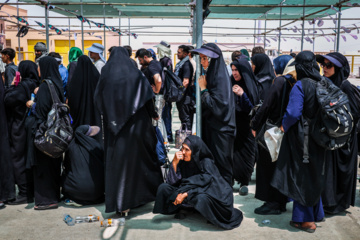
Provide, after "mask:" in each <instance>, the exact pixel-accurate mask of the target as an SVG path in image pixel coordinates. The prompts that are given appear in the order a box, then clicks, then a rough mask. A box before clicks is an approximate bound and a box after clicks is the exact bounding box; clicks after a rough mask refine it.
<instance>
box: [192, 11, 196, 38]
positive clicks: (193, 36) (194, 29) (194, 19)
mask: <svg viewBox="0 0 360 240" xmlns="http://www.w3.org/2000/svg"><path fill="white" fill-rule="evenodd" d="M193 12H194V16H193V23H192V24H193V35H192V44H196V9H195V8H194V9H193Z"/></svg>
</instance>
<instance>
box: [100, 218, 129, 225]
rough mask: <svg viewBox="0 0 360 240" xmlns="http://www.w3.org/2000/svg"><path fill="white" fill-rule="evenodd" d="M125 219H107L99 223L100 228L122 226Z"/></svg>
mask: <svg viewBox="0 0 360 240" xmlns="http://www.w3.org/2000/svg"><path fill="white" fill-rule="evenodd" d="M124 225H125V218H108V219H104V220H103V221H101V222H100V227H116V226H124Z"/></svg>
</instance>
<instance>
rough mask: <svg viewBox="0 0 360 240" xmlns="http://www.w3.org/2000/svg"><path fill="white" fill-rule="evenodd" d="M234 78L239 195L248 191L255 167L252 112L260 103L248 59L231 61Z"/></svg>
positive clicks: (236, 167) (235, 176) (236, 165)
mask: <svg viewBox="0 0 360 240" xmlns="http://www.w3.org/2000/svg"><path fill="white" fill-rule="evenodd" d="M231 70H232V76H231V82H232V86H233V92H234V96H235V110H236V111H235V113H236V137H235V144H234V161H233V162H234V169H233V174H234V175H233V176H234V179H235V180H237V181H238V182H239V183H240V190H239V193H240V195H247V194H248V188H247V186H248V185H249V182H250V179H251V174H252V172H253V171H254V164H255V153H256V144H255V138H254V136H253V135H252V133H251V129H250V118H249V113H250V111H251V109H252V108H253V106H255V105H256V104H258V103H259V94H258V87H257V82H256V79H255V75H254V73H253V71H252V70H251V67H250V65H249V62H248V61H247V60H246V59H239V60H236V61H234V62H232V63H231Z"/></svg>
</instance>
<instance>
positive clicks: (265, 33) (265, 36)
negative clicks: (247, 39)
mask: <svg viewBox="0 0 360 240" xmlns="http://www.w3.org/2000/svg"><path fill="white" fill-rule="evenodd" d="M265 48H266V14H265V33H264V49H265Z"/></svg>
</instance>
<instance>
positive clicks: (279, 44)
mask: <svg viewBox="0 0 360 240" xmlns="http://www.w3.org/2000/svg"><path fill="white" fill-rule="evenodd" d="M281 18H282V2H281V5H280V22H279V42H278V54H279V55H280V46H281Z"/></svg>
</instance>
